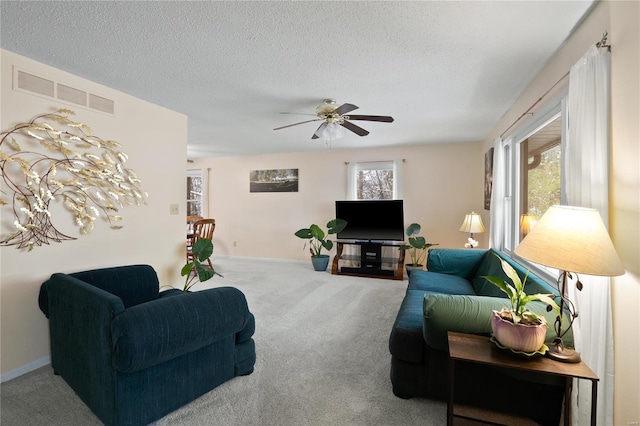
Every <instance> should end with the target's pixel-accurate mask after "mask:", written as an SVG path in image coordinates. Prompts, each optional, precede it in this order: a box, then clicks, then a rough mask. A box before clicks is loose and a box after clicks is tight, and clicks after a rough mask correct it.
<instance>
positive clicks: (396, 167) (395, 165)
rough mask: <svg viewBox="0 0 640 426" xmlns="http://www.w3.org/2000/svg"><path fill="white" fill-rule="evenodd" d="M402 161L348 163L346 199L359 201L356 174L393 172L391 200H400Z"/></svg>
mask: <svg viewBox="0 0 640 426" xmlns="http://www.w3.org/2000/svg"><path fill="white" fill-rule="evenodd" d="M403 163H404V160H381V161H361V162H355V163H348V164H347V165H348V170H347V199H349V200H360V198H357V196H358V173H359V172H361V171H363V170H391V171H393V194H392V197H391V198H390V199H391V200H401V199H402V190H401V188H402V164H403Z"/></svg>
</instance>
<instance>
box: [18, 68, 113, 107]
mask: <svg viewBox="0 0 640 426" xmlns="http://www.w3.org/2000/svg"><path fill="white" fill-rule="evenodd" d="M13 70H14V72H13V78H14V82H13V89H14V90H17V91H19V92H24V93H30V94H34V95H39V96H44V97H47V98H52V99H54V100H57V101H61V102H64V103H68V104H72V105H73V106H81V107H84V108H87V109H89V110H92V111H99V112H102V113H105V114H109V115H115V101H113V100H112V99H108V98H105V97H104V96H98V95H96V94H94V93H90V92H89V91H87V90H83V89H79V88H77V87H72V86H69V85H67V84H63V83H59V82H56V81H53V80H49V79H46V78H43V77H39V76H37V75H34V74H32V73H28V72H25V71H22V70H20V69H17V68H16V67H15V66H14V69H13Z"/></svg>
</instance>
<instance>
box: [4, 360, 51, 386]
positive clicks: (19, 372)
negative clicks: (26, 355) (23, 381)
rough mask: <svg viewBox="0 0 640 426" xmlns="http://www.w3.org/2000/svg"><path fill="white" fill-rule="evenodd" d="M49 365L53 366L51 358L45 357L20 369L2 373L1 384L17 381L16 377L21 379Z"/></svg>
mask: <svg viewBox="0 0 640 426" xmlns="http://www.w3.org/2000/svg"><path fill="white" fill-rule="evenodd" d="M49 364H51V357H50V356H45V357H44V358H40V359H37V360H35V361H33V362H30V363H28V364H25V365H23V366H22V367H18V368H16V369H15V370H11V371H7V372H6V373H2V375H0V383H4V382H7V381H9V380H12V379H15V378H16V377H20V376H22V375H23V374H27V373H29V372H31V371H33V370H37V369H38V368H40V367H44V366H45V365H49Z"/></svg>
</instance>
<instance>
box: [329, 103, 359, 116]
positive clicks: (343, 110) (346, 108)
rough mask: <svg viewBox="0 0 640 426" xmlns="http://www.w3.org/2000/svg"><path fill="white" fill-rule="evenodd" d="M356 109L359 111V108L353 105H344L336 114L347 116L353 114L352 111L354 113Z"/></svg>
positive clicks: (337, 109)
mask: <svg viewBox="0 0 640 426" xmlns="http://www.w3.org/2000/svg"><path fill="white" fill-rule="evenodd" d="M355 109H358V107H357V106H355V105H353V104H342V105H340V106H339V107H338V108H336V110H335V111H334V113H336V114H338V115H342V114H346V113H348V112H351V111H353V110H355Z"/></svg>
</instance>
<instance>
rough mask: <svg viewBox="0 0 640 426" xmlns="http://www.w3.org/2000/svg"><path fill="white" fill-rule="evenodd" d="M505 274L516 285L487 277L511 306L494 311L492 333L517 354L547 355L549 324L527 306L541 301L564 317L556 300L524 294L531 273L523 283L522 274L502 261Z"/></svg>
mask: <svg viewBox="0 0 640 426" xmlns="http://www.w3.org/2000/svg"><path fill="white" fill-rule="evenodd" d="M495 256H496V257H498V259H500V262H501V264H502V270H503V271H504V273H505V274H506V275H507V277H508V278H509V279H510V280H511V281H512V282H513V285H511V284H509V283H508V282H507V280H505V279H503V278H501V277H487V276H485V277H483V278H485V279H486V280H487V281H489V282H490V283H491V284H493V285H495V286H496V287H498V288H499V289H500V290H502V291H503V292H505V293H506V294H507V296H508V298H509V300H510V302H511V306H510V307H509V308H506V307H505V308H502V310H500V311H495V310H494V311H493V316H492V318H491V330H492V332H493V336H494V338H495V340H496V341H497V343H499V344H500V345H502V346H504V347H507V348H510V349H512V350H513V351H519V352H525V353H535V352H540V353H545V352H546V351H547V350H548V348H547V346H546V345H545V344H544V340H545V336H546V334H547V322H546V320H545V318H544V317H541V316H538V315H536V314H535V313H533V312H531V311H530V310H528V309H527V304H528V303H529V302H533V301H534V300H539V301H541V302H544V303H546V304H547V310H548V311H550V310H551V309H554V310H555V311H556V312H557V313H558V315H560V307H559V306H558V304H557V303H556V302H555V300H553V296H554V295H553V294H542V293H538V294H532V295H527V294H526V293H525V291H524V287H525V284H526V282H527V277H528V276H529V271H527V273H526V275H525V277H524V281H521V280H520V277H519V276H518V273H517V272H516V271H515V269H513V267H512V266H511V265H510V264H509V262H507V261H506V260H504V259H502V258H500V256H498V255H495Z"/></svg>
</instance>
